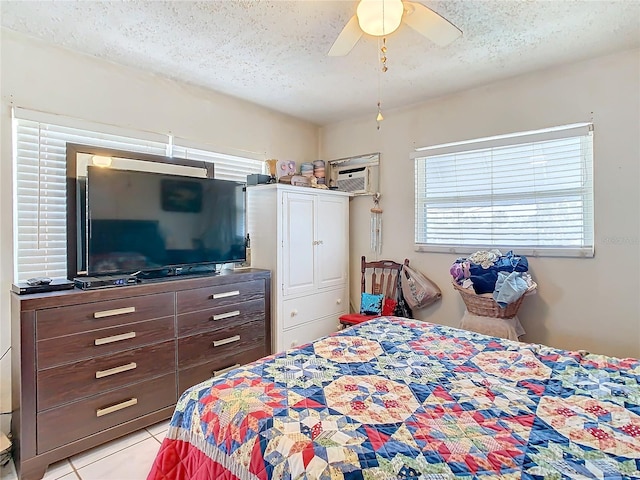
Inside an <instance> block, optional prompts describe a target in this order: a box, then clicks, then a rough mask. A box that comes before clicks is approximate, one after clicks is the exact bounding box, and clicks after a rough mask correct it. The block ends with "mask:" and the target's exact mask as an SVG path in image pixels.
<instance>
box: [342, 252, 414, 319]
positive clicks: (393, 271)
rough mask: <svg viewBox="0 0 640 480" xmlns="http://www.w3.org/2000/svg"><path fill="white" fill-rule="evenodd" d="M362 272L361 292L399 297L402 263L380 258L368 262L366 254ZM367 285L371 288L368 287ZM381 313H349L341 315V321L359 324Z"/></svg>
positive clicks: (406, 260) (406, 261) (406, 262)
mask: <svg viewBox="0 0 640 480" xmlns="http://www.w3.org/2000/svg"><path fill="white" fill-rule="evenodd" d="M404 264H405V265H409V260H408V259H405V261H404ZM360 271H361V273H362V276H361V280H360V293H364V292H367V293H371V294H374V295H378V294H383V295H384V296H385V298H391V299H393V300H395V299H396V298H397V293H398V292H397V288H398V275H400V272H402V264H401V263H397V262H394V261H392V260H379V261H377V262H367V260H366V258H365V257H364V255H363V256H362V258H361V268H360ZM367 285H369V288H368V289H367ZM379 316H380V315H362V314H360V313H347V314H345V315H341V316H340V323H341V324H342V325H343V326H344V327H349V326H352V325H357V324H359V323H362V322H366V321H367V320H371V319H372V318H376V317H379Z"/></svg>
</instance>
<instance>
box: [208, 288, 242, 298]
mask: <svg viewBox="0 0 640 480" xmlns="http://www.w3.org/2000/svg"><path fill="white" fill-rule="evenodd" d="M236 295H240V290H231V291H230V292H222V293H214V294H213V295H211V298H213V299H214V300H217V299H218V298H227V297H235V296H236Z"/></svg>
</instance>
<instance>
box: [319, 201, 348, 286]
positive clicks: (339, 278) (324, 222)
mask: <svg viewBox="0 0 640 480" xmlns="http://www.w3.org/2000/svg"><path fill="white" fill-rule="evenodd" d="M348 208H349V203H348V200H347V199H346V198H344V197H334V196H331V197H324V196H322V195H319V196H318V203H317V208H316V215H317V225H316V228H317V234H316V267H317V284H318V287H332V286H339V285H342V284H344V283H346V282H347V269H348V268H349V265H348V251H349V224H348V218H349V217H348V214H349V211H348Z"/></svg>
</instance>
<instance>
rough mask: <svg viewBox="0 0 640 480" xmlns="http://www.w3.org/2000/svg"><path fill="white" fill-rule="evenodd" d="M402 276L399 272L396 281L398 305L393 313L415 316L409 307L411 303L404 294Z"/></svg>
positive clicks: (397, 315)
mask: <svg viewBox="0 0 640 480" xmlns="http://www.w3.org/2000/svg"><path fill="white" fill-rule="evenodd" d="M400 277H401V275H400V274H399V275H398V278H397V279H396V282H397V288H396V292H397V293H396V295H397V297H398V303H397V304H396V307H395V309H394V310H393V314H394V315H395V316H396V317H404V318H413V312H412V311H411V307H409V304H408V303H407V301H406V300H405V298H404V296H403V295H402V284H401V283H402V281H401V279H400Z"/></svg>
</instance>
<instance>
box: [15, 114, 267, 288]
mask: <svg viewBox="0 0 640 480" xmlns="http://www.w3.org/2000/svg"><path fill="white" fill-rule="evenodd" d="M172 140H173V139H172V138H171V137H169V136H167V135H163V134H155V133H149V132H132V131H127V130H124V129H119V128H117V127H111V126H108V125H100V124H92V123H89V122H84V121H79V120H75V119H70V118H65V117H60V116H57V115H51V114H45V113H41V112H32V111H29V110H24V109H19V108H15V109H14V114H13V157H14V166H13V172H14V179H13V184H14V198H13V204H14V208H15V209H14V212H15V213H14V281H24V280H26V279H27V278H31V277H34V276H43V275H44V276H48V277H52V278H63V277H66V276H67V260H66V259H67V239H66V143H67V142H69V143H79V144H83V145H92V146H96V147H104V148H110V149H117V150H125V151H129V152H136V153H147V154H152V155H161V156H171V153H172V149H175V152H174V153H175V156H176V157H180V158H192V159H199V160H204V161H211V162H214V163H215V167H214V176H215V177H216V178H221V179H228V180H231V179H232V180H239V181H245V180H246V176H247V174H249V173H262V172H263V169H264V168H265V167H264V161H263V160H259V159H247V158H243V157H241V156H232V155H223V154H217V153H215V152H210V151H206V150H196V149H188V148H187V147H178V146H176V147H174V146H173V145H172Z"/></svg>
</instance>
